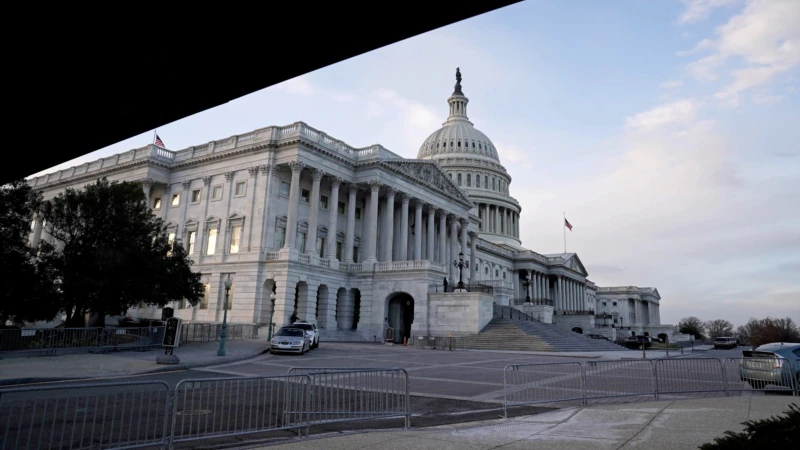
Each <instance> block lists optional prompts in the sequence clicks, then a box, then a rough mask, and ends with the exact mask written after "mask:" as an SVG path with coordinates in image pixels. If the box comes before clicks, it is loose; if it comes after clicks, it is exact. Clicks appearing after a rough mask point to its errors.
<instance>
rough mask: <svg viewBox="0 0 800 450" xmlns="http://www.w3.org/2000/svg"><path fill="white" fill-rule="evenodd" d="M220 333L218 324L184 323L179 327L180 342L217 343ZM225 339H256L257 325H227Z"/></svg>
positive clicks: (220, 329) (220, 327) (220, 326)
mask: <svg viewBox="0 0 800 450" xmlns="http://www.w3.org/2000/svg"><path fill="white" fill-rule="evenodd" d="M221 333H222V324H220V323H184V324H182V325H181V342H211V341H218V340H219V339H220V334H221ZM227 339H228V340H235V339H258V325H253V324H240V323H229V324H228V337H227Z"/></svg>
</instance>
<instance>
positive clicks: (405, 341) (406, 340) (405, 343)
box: [403, 337, 408, 347]
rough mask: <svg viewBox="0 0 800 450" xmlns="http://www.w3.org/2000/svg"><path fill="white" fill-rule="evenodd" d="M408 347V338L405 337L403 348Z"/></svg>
mask: <svg viewBox="0 0 800 450" xmlns="http://www.w3.org/2000/svg"><path fill="white" fill-rule="evenodd" d="M406 345H408V338H407V337H404V338H403V347H405V346H406Z"/></svg>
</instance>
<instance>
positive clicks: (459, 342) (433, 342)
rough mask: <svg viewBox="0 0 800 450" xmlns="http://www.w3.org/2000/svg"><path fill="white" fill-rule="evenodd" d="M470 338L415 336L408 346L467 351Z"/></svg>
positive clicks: (410, 339)
mask: <svg viewBox="0 0 800 450" xmlns="http://www.w3.org/2000/svg"><path fill="white" fill-rule="evenodd" d="M468 339H469V336H414V335H412V336H411V337H410V338H409V340H408V342H407V345H408V346H409V347H414V348H421V349H429V350H450V351H452V350H467V342H468Z"/></svg>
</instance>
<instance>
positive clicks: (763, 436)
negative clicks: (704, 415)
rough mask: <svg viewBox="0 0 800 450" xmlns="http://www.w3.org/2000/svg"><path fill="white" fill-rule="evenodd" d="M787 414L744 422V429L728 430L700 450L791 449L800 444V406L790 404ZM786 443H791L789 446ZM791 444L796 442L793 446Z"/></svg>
mask: <svg viewBox="0 0 800 450" xmlns="http://www.w3.org/2000/svg"><path fill="white" fill-rule="evenodd" d="M784 414H785V416H778V417H774V416H773V417H770V418H769V419H762V420H748V421H747V422H742V425H744V426H745V429H744V431H742V432H740V433H734V432H733V431H726V432H725V435H724V436H723V437H718V438H716V439H714V442H712V443H708V444H703V445H701V446H700V450H740V449H741V450H760V449H770V450H776V449H779V448H784V449H789V448H798V446H800V408H798V407H797V405H796V404H794V403H792V404H791V405H789V411H787V412H785V413H784ZM786 444H790V445H789V446H787V445H786ZM791 444H794V445H793V446H792V445H791Z"/></svg>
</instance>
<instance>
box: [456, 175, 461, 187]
mask: <svg viewBox="0 0 800 450" xmlns="http://www.w3.org/2000/svg"><path fill="white" fill-rule="evenodd" d="M457 178H458V185H459V186H461V174H458V177H457Z"/></svg>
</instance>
